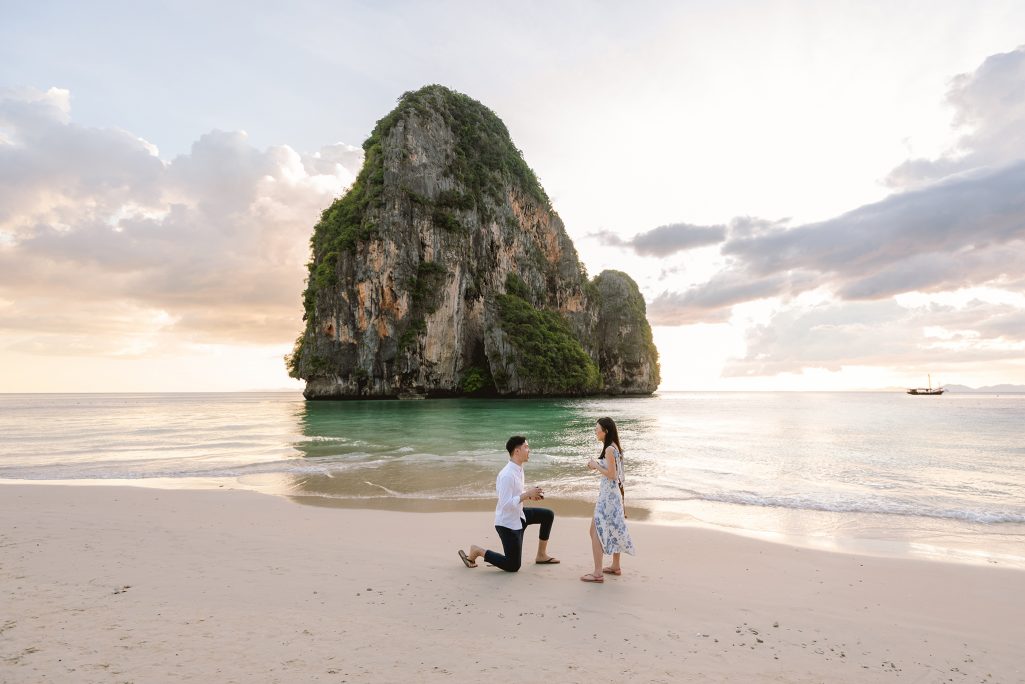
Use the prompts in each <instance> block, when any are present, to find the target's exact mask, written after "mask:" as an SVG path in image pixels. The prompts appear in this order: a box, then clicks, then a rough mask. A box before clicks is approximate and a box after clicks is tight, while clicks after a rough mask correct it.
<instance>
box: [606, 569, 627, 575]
mask: <svg viewBox="0 0 1025 684" xmlns="http://www.w3.org/2000/svg"><path fill="white" fill-rule="evenodd" d="M601 571H602V572H604V573H605V574H606V575H622V574H623V569H622V568H620V569H619V570H613V569H612V568H602V569H601Z"/></svg>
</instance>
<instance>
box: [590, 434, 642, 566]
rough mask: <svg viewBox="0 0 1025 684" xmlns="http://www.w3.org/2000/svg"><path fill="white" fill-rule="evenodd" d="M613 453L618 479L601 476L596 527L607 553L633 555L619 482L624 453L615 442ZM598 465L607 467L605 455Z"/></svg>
mask: <svg viewBox="0 0 1025 684" xmlns="http://www.w3.org/2000/svg"><path fill="white" fill-rule="evenodd" d="M612 453H613V454H614V455H615V459H616V479H615V480H610V479H609V478H607V477H602V478H601V488H600V489H599V490H598V503H597V504H595V507H594V527H595V529H596V530H597V531H598V539H599V540H600V541H601V547H602V549H603V550H604V551H605V553H607V554H613V553H629V554H630V555H631V556H632V555H634V543H633V540H632V539H630V532H629V531H627V529H626V515H625V513H624V510H623V496H622V494H620V492H619V484H620V483H621V482H622V481H623V455H622V454H620V453H619V449H617V448H616V445H615V444H613V445H612ZM598 465H600V466H601V467H602V468H604V467H605V456H604V455H603V456H602V457H601V458H600V459H598Z"/></svg>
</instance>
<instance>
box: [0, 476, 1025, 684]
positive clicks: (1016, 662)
mask: <svg viewBox="0 0 1025 684" xmlns="http://www.w3.org/2000/svg"><path fill="white" fill-rule="evenodd" d="M547 503H548V505H550V506H552V507H553V508H555V509H556V510H558V503H557V502H552V501H550V502H547ZM0 520H2V524H0V587H2V589H0V681H2V682H19V683H20V682H32V683H35V682H173V681H181V680H191V681H199V682H413V681H435V680H438V681H440V680H443V679H444V680H453V679H455V678H458V679H459V680H462V681H469V680H470V679H473V680H476V681H483V679H482V678H481V677H480V675H486V676H488V677H489V678H496V679H498V678H500V679H502V680H503V681H529V682H585V681H586V682H601V681H632V682H680V681H684V682H948V681H949V682H1000V683H1014V682H1025V571H1022V570H1014V569H1004V568H1000V567H992V566H968V565H959V564H951V563H942V562H936V561H917V560H895V559H887V558H876V557H870V556H856V555H845V554H839V553H829V552H823V551H816V550H807V549H800V548H795V547H791V546H786V545H782V544H773V543H768V542H761V541H757V540H751V539H747V538H741V537H737V536H733V535H729V534H726V533H722V532H717V531H712V530H707V529H700V528H686V527H683V528H680V527H660V526H656V525H650V524H641V523H633V524H632V526H631V530H632V533H633V537H634V540H635V542H636V544H637V547H638V552H639V555H638V556H637V557H636V558H630V557H627V558H626V561H625V563H624V567H625V572H624V574H623V576H622V577H607V579H606V581H605V583H604V585H592V584H584V583H582V582H580V581H579V580H578V579H577V578H578V577H579V576H580V575H581V574H583V573H584V572H587V571H588V569H589V558H590V555H589V553H590V552H589V544H590V542H589V540H588V538H587V526H588V521H587V520H586V519H581V518H565V517H560V518H559V519H557V521H556V525H555V530H554V533H553V536H552V541H551V545H550V551H551V552H552V553H553V554H554V555H557V556H559V557H560V558H561V559H562V560H563V563H562V564H561V565H554V566H536V565H533V564H532V563H531V564H528V565H525V566H524V568H523V570H522V571H520V572H519V573H518V574H514V575H513V574H506V573H503V572H501V571H499V570H496V569H494V568H490V567H486V566H484V565H483V563H481V567H479V568H477V569H474V570H468V569H466V568H464V567H463V565H462V564H461V563H460V562H459V559H458V558H457V556H456V550H457V549H458V548H459V547H464V548H465V547H467V546H468V545H469V544H470V543H471V542H477V543H483V544H486V545H490V546H494V545H496V544H497V537H496V535H495V533H494V528H493V527H492V525H491V523H492V520H491V516H490V515H489V514H487V513H429V514H428V513H395V512H382V511H371V510H354V509H343V508H324V507H314V506H303V505H299V504H296V503H295V502H292V501H288V500H286V499H281V498H276V497H271V496H266V495H260V494H255V493H251V492H242V491H226V490H223V491H161V490H154V489H144V488H116V487H72V486H39V485H4V486H0ZM536 538H537V533H536V528H531V529H530V532H529V533H528V540H529V541H528V544H527V548H526V549H525V550H526V551H527V552H528V554H532V553H533V550H534V541H535V540H536Z"/></svg>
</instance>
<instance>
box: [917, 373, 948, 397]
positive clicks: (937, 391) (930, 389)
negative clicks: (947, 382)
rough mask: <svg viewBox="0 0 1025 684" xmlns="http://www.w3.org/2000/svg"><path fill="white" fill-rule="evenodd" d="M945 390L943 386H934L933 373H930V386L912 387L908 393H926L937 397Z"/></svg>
mask: <svg viewBox="0 0 1025 684" xmlns="http://www.w3.org/2000/svg"><path fill="white" fill-rule="evenodd" d="M944 391H945V390H944V389H943V388H942V387H937V388H935V389H933V386H932V374H931V373H930V374H929V386H928V387H912V388H911V389H909V390H908V394H915V395H919V394H924V395H926V396H932V397H935V396H939V395H941V394H943V392H944Z"/></svg>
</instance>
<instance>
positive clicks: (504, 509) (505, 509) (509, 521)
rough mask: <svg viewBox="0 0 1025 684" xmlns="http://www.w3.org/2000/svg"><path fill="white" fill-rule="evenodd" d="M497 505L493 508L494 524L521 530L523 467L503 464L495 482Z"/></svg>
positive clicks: (512, 462) (512, 463) (514, 464)
mask: <svg viewBox="0 0 1025 684" xmlns="http://www.w3.org/2000/svg"><path fill="white" fill-rule="evenodd" d="M495 491H496V492H497V493H498V505H497V506H495V524H496V525H499V526H501V527H508V528H509V529H510V530H521V529H523V517H524V516H523V502H522V501H520V495H521V494H523V491H524V489H523V466H521V465H518V464H517V463H515V462H514V461H509V462H508V463H506V464H505V467H504V468H502V470H501V471H499V473H498V478H497V479H496V480H495Z"/></svg>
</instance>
